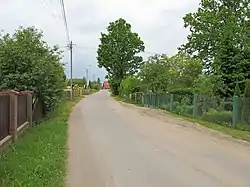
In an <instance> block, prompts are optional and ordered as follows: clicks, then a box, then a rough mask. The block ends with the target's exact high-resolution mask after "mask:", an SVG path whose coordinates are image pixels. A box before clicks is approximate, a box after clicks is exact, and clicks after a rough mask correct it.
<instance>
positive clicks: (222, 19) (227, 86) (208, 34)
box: [180, 0, 250, 97]
mask: <svg viewBox="0 0 250 187" xmlns="http://www.w3.org/2000/svg"><path fill="white" fill-rule="evenodd" d="M249 19H250V6H249V1H248V0H234V1H228V0H202V1H201V4H200V7H199V9H198V11H197V12H195V13H189V14H187V15H186V16H185V17H184V22H185V24H184V26H185V27H188V28H189V29H190V32H191V34H190V35H189V36H188V42H187V43H186V44H184V45H182V46H181V47H180V50H182V51H185V52H188V53H189V54H193V55H197V56H198V57H199V58H200V59H201V60H202V61H203V66H204V69H206V71H207V72H211V73H214V74H215V75H217V76H218V77H220V82H221V83H223V85H222V87H220V89H218V90H217V91H218V94H219V95H220V96H222V97H228V96H232V95H233V94H234V88H235V84H236V82H237V80H239V81H243V80H246V79H249V78H250V74H249V70H248V69H249V68H250V64H249V62H250V51H249V45H250V32H249V30H250V22H249Z"/></svg>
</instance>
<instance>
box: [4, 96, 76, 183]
mask: <svg viewBox="0 0 250 187" xmlns="http://www.w3.org/2000/svg"><path fill="white" fill-rule="evenodd" d="M80 99H81V97H78V98H74V100H67V101H63V102H61V103H60V104H59V105H58V106H57V107H55V110H53V111H51V112H50V113H49V114H48V119H46V120H45V121H43V122H42V123H41V125H37V126H34V127H30V128H28V129H27V131H25V134H24V136H22V137H21V138H20V139H19V140H18V141H17V142H16V143H14V144H12V145H11V146H10V147H9V148H8V150H7V151H6V152H5V153H2V154H0V168H1V169H0V186H1V187H13V186H36V187H44V186H46V187H55V186H56V187H64V186H65V177H66V173H67V172H66V162H65V160H66V159H67V146H66V144H67V130H68V125H67V121H68V115H69V113H70V111H71V108H72V107H73V106H74V105H75V104H76V103H77V102H78V101H79V100H80Z"/></svg>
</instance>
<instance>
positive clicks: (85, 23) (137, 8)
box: [0, 0, 200, 78]
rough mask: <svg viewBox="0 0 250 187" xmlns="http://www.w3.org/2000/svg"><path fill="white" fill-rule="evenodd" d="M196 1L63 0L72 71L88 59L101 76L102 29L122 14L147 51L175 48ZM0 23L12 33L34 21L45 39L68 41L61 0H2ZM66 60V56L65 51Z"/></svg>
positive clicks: (173, 50) (172, 50)
mask: <svg viewBox="0 0 250 187" xmlns="http://www.w3.org/2000/svg"><path fill="white" fill-rule="evenodd" d="M199 1H200V0H146V1H145V0H91V1H90V0H65V6H66V13H67V19H68V25H69V30H70V35H71V38H72V40H73V42H74V43H75V44H76V47H75V50H74V65H73V74H74V76H75V77H82V76H84V75H85V69H86V68H89V66H88V65H89V64H91V65H92V66H91V68H90V73H89V74H90V75H91V76H90V77H92V76H93V74H94V73H95V77H101V78H104V75H105V71H104V70H102V69H99V68H97V63H96V48H97V45H98V44H99V37H100V32H103V31H105V28H106V27H107V26H108V23H109V22H111V21H114V20H116V19H118V18H120V17H122V18H124V19H126V20H127V21H128V22H129V23H130V24H131V25H132V28H133V30H134V31H135V32H137V33H139V35H140V36H141V38H142V39H143V41H144V42H145V46H146V51H148V52H153V53H167V54H174V53H176V51H177V47H179V46H180V45H181V44H183V43H184V42H185V41H186V36H187V34H188V31H187V30H186V29H184V28H183V20H182V17H183V16H184V15H185V14H186V13H189V12H192V11H195V10H196V9H197V6H198V3H199ZM0 23H1V28H0V29H3V30H5V32H13V30H14V29H15V28H17V27H18V26H20V25H22V26H30V25H34V26H36V27H38V28H40V29H42V30H43V31H44V36H45V39H46V41H47V42H49V43H50V44H53V45H54V44H58V45H60V46H65V45H66V44H67V38H66V34H65V29H64V25H63V21H62V15H61V9H60V4H59V0H22V1H21V0H19V1H16V0H8V1H1V6H0ZM77 46H78V47H77ZM80 47H87V48H80ZM148 55H149V54H144V56H148ZM65 61H66V62H68V61H69V58H68V52H67V50H65ZM68 69H69V68H68V67H67V71H66V73H67V74H68V73H69V70H68ZM68 75H69V74H68Z"/></svg>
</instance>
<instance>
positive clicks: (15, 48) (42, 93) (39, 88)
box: [0, 27, 65, 110]
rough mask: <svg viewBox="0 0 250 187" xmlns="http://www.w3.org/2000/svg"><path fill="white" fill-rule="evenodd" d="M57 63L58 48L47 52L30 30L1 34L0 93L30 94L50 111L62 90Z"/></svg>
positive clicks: (40, 37) (37, 33)
mask: <svg viewBox="0 0 250 187" xmlns="http://www.w3.org/2000/svg"><path fill="white" fill-rule="evenodd" d="M60 60H61V52H60V51H59V50H58V47H57V46H54V47H53V48H50V47H49V46H48V45H47V43H46V42H45V41H43V34H42V32H40V31H38V30H37V29H35V28H34V27H28V28H22V27H20V28H19V29H17V30H16V31H15V33H14V34H13V35H9V34H5V35H3V36H2V37H1V38H0V89H14V90H18V91H20V90H31V91H34V94H35V95H36V96H39V97H40V99H42V100H43V101H44V103H45V107H46V109H47V110H51V108H52V107H53V106H54V105H55V104H56V103H57V102H58V101H59V100H60V99H61V96H62V92H63V89H64V86H65V74H64V69H63V65H62V64H61V63H60Z"/></svg>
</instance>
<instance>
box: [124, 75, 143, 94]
mask: <svg viewBox="0 0 250 187" xmlns="http://www.w3.org/2000/svg"><path fill="white" fill-rule="evenodd" d="M140 91H142V90H141V81H140V80H139V79H138V78H136V77H134V76H129V77H127V78H125V79H124V80H123V81H122V82H121V86H120V88H119V94H120V96H126V97H128V96H129V94H133V93H135V92H140Z"/></svg>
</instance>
